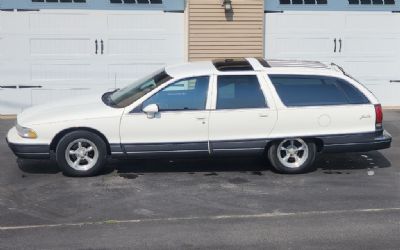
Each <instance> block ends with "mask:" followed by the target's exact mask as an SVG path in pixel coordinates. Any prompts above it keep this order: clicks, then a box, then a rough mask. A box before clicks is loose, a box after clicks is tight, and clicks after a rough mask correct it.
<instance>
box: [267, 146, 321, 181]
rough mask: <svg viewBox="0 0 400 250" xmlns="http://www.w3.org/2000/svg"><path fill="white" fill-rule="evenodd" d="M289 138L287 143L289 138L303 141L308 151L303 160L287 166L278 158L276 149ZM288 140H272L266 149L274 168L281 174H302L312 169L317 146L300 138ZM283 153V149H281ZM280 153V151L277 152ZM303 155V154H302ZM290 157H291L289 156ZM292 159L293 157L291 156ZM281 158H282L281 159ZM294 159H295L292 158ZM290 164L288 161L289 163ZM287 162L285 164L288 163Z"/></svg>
mask: <svg viewBox="0 0 400 250" xmlns="http://www.w3.org/2000/svg"><path fill="white" fill-rule="evenodd" d="M288 140H289V143H290V141H291V140H300V141H301V142H303V143H305V144H306V145H307V149H308V153H307V156H305V159H304V162H301V164H299V165H298V166H295V167H293V166H292V167H288V166H286V165H284V164H283V163H282V162H281V160H280V159H279V158H278V150H279V148H280V146H281V145H282V143H286V142H287V141H288ZM288 140H286V139H285V140H281V141H277V142H274V143H273V144H272V145H271V146H270V147H269V149H268V159H269V161H270V162H271V165H272V166H273V167H274V169H275V170H276V171H277V172H279V173H282V174H302V173H306V172H310V171H311V170H312V169H313V164H314V162H315V158H316V155H317V146H316V145H315V143H314V142H313V141H305V140H302V139H300V138H297V139H288ZM283 152H284V153H283V154H285V151H283ZM279 153H280V154H281V152H279ZM303 156H304V155H303ZM289 158H291V157H289ZM293 159H294V158H293ZM282 160H283V159H282ZM294 161H295V160H294ZM289 164H290V163H289ZM289 164H287V165H289Z"/></svg>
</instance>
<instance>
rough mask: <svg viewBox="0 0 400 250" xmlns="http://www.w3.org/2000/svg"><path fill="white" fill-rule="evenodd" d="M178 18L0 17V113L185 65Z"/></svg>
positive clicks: (109, 14) (101, 14)
mask: <svg viewBox="0 0 400 250" xmlns="http://www.w3.org/2000/svg"><path fill="white" fill-rule="evenodd" d="M183 15H184V14H183V13H168V12H163V11H155V10H151V11H138V10H135V11H132V10H131V11H94V10H41V11H32V12H7V11H1V12H0V48H1V49H0V86H1V88H0V114H13V113H19V112H20V111H21V110H22V109H23V108H26V107H28V106H31V105H35V104H40V103H44V102H48V101H53V100H59V99H60V98H71V97H73V96H76V95H84V94H88V93H92V92H101V91H104V90H107V89H112V88H115V87H121V86H124V85H126V84H128V83H129V82H132V81H133V80H135V79H136V78H138V77H140V76H141V75H143V74H147V73H149V72H150V71H153V70H156V69H158V68H160V67H162V66H163V65H165V64H173V63H181V62H183V61H185V52H184V16H183Z"/></svg>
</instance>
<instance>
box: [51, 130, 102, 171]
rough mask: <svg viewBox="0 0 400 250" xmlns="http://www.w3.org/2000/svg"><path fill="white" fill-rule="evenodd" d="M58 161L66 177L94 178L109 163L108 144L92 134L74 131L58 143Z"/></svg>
mask: <svg viewBox="0 0 400 250" xmlns="http://www.w3.org/2000/svg"><path fill="white" fill-rule="evenodd" d="M56 159H57V163H58V165H59V167H60V168H61V170H62V171H63V172H64V174H66V175H69V176H92V175H95V174H97V173H98V172H99V171H100V170H101V169H102V168H103V166H104V165H105V163H106V161H107V147H106V143H105V142H104V141H103V139H102V138H101V137H100V136H98V135H96V134H94V133H92V132H89V131H74V132H71V133H68V134H66V135H65V136H64V137H63V138H62V139H61V140H60V142H59V143H58V145H57V149H56Z"/></svg>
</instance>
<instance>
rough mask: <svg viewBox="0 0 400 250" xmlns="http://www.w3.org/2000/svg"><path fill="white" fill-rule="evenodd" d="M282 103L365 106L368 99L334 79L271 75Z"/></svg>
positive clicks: (290, 104)
mask: <svg viewBox="0 0 400 250" xmlns="http://www.w3.org/2000/svg"><path fill="white" fill-rule="evenodd" d="M269 77H270V79H271V81H272V83H273V85H274V86H275V89H276V91H277V92H278V95H279V96H280V98H281V100H282V102H283V103H284V104H285V105H286V106H288V107H293V106H322V105H347V104H364V103H368V102H369V101H368V99H367V98H366V97H365V96H364V95H363V94H362V93H361V92H360V91H359V90H357V89H356V88H355V87H354V86H352V85H351V84H350V83H347V82H346V81H344V80H341V79H337V78H333V77H320V76H298V75H270V76H269Z"/></svg>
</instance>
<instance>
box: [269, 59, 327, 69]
mask: <svg viewBox="0 0 400 250" xmlns="http://www.w3.org/2000/svg"><path fill="white" fill-rule="evenodd" d="M266 62H267V63H268V65H269V66H270V67H272V68H274V67H299V68H316V69H329V66H328V65H326V64H324V63H322V62H318V61H300V60H276V59H270V60H267V61H266Z"/></svg>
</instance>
